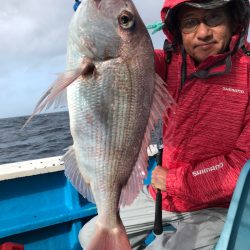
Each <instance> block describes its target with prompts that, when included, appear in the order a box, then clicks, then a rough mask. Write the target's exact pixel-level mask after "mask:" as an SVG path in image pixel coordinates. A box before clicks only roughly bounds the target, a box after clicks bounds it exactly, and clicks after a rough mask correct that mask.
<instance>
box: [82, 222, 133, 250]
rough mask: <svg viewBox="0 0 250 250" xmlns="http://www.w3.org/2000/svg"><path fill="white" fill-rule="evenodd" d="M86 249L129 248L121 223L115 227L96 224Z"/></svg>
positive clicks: (116, 249)
mask: <svg viewBox="0 0 250 250" xmlns="http://www.w3.org/2000/svg"><path fill="white" fill-rule="evenodd" d="M86 250H131V246H130V243H129V240H128V237H127V234H126V232H125V229H124V227H123V225H119V226H117V227H116V228H115V229H107V228H103V227H100V226H97V228H96V230H95V233H94V235H93V237H92V239H91V241H90V242H89V244H88V246H87V247H86Z"/></svg>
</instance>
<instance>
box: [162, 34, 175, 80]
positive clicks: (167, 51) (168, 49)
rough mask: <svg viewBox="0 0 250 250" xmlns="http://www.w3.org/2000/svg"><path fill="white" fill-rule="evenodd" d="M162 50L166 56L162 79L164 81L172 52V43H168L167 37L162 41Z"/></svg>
mask: <svg viewBox="0 0 250 250" xmlns="http://www.w3.org/2000/svg"><path fill="white" fill-rule="evenodd" d="M163 50H164V52H165V54H166V57H165V76H164V81H166V80H167V77H168V65H169V64H170V63H171V60H172V52H173V44H172V43H170V42H169V41H168V40H167V39H165V41H164V45H163Z"/></svg>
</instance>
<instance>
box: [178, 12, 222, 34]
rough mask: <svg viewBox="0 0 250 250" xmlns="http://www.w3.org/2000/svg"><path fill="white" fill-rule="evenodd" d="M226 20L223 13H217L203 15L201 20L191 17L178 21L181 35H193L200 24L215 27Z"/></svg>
mask: <svg viewBox="0 0 250 250" xmlns="http://www.w3.org/2000/svg"><path fill="white" fill-rule="evenodd" d="M225 19H226V14H225V12H222V11H220V12H219V11H218V12H215V13H214V12H213V13H209V14H207V15H205V16H204V17H202V18H197V17H191V18H186V19H185V18H184V19H182V20H181V21H180V30H181V32H182V33H185V34H188V33H193V32H195V31H196V30H197V28H198V26H199V25H200V23H204V24H206V25H207V26H208V27H216V26H218V25H220V24H222V23H223V22H224V21H225Z"/></svg>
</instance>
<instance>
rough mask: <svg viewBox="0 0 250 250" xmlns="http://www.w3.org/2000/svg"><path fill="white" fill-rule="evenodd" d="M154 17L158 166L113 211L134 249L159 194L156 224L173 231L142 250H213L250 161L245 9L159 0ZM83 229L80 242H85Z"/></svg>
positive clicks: (235, 3) (233, 0)
mask: <svg viewBox="0 0 250 250" xmlns="http://www.w3.org/2000/svg"><path fill="white" fill-rule="evenodd" d="M161 17H162V20H163V22H164V23H165V26H164V29H163V31H164V33H165V34H166V36H167V38H168V41H167V42H166V43H165V46H164V47H165V50H156V52H155V59H156V71H157V73H158V74H159V75H160V76H161V77H162V79H163V80H164V81H165V82H166V83H167V86H168V90H169V92H170V93H171V94H172V96H173V97H174V99H175V101H176V107H175V109H173V110H172V111H171V113H170V114H169V118H168V119H163V144H164V149H163V161H162V167H160V166H158V167H156V169H155V170H154V171H153V174H152V185H151V186H150V187H149V189H147V188H145V189H144V190H143V192H142V193H141V194H140V195H139V197H138V198H137V199H136V200H135V202H134V203H133V204H132V205H131V206H130V207H126V208H125V209H121V218H122V220H123V223H124V225H125V227H126V230H127V234H128V236H129V238H130V242H131V245H132V247H133V249H138V247H139V246H140V245H141V243H142V242H141V240H143V239H144V238H145V237H146V235H147V234H148V232H149V231H150V230H152V227H153V222H154V201H153V199H152V197H153V198H154V199H155V196H156V189H160V190H162V195H163V223H164V224H167V223H169V224H171V225H173V226H174V228H175V229H176V231H175V232H173V233H172V234H162V235H161V236H160V237H158V238H157V239H156V240H155V241H154V242H153V243H152V244H151V246H149V247H148V249H157V250H160V249H168V250H170V249H171V250H174V249H175V250H182V249H183V250H191V249H203V250H208V249H214V246H215V245H216V242H217V240H218V238H219V236H220V233H221V230H222V227H223V224H224V221H225V218H226V214H227V208H228V206H229V203H230V200H231V197H232V194H233V191H234V188H235V185H236V181H237V179H238V177H239V174H240V171H241V169H242V167H243V166H244V164H245V163H246V161H247V159H249V158H250V107H249V105H250V102H249V88H250V87H249V84H250V79H249V77H250V72H249V66H250V60H249V58H248V56H247V55H246V54H249V52H248V51H247V50H246V48H248V44H247V42H246V35H247V31H248V23H249V4H248V1H247V2H244V1H243V0H228V1H226V0H224V1H223V0H207V1H187V0H186V1H185V0H165V2H164V5H163V9H162V11H161ZM148 191H149V193H150V194H149V193H148ZM91 223H93V221H92V222H91ZM90 228H91V226H90V224H89V229H90ZM87 231H88V229H87V228H86V229H85V235H84V233H83V232H81V233H80V239H81V238H82V237H83V238H84V237H85V238H86V240H87V238H88V235H87V234H86V232H87ZM89 231H90V233H91V229H90V230H89ZM82 240H83V241H84V239H82Z"/></svg>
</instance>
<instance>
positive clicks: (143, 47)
mask: <svg viewBox="0 0 250 250" xmlns="http://www.w3.org/2000/svg"><path fill="white" fill-rule="evenodd" d="M65 94H66V97H67V104H68V110H69V118H70V131H71V135H72V138H73V145H72V146H71V147H70V148H69V149H68V151H67V152H66V154H65V155H64V157H63V161H64V165H65V175H66V177H67V178H68V179H69V180H70V182H71V183H72V185H73V186H74V187H75V188H76V189H77V191H78V192H79V193H80V194H81V195H82V196H83V197H85V198H87V199H88V200H89V201H90V202H94V203H95V204H96V207H97V212H98V218H97V222H96V229H95V232H94V234H93V236H92V239H90V241H89V243H88V245H87V247H86V249H87V250H102V249H103V250H104V249H108V250H128V249H131V246H130V243H129V240H128V237H127V235H126V231H125V228H124V225H123V223H122V220H121V218H120V215H119V210H120V208H121V207H124V206H128V205H130V204H132V202H133V201H134V199H135V198H136V197H137V195H138V194H139V192H140V190H141V189H142V187H143V180H144V178H145V177H146V175H147V165H148V156H147V147H148V145H149V142H150V137H151V132H152V130H153V129H154V126H155V124H156V123H157V122H158V121H159V119H161V118H162V116H163V115H164V114H165V113H166V110H167V109H168V108H170V107H171V106H172V105H173V99H172V97H171V95H170V94H169V93H168V91H167V89H166V86H165V83H164V82H163V81H162V79H161V78H160V77H159V76H158V75H157V74H156V73H155V65H154V47H153V44H152V41H151V38H150V35H149V33H148V31H147V28H146V27H145V25H144V23H143V21H142V19H141V17H140V15H139V13H138V11H137V9H136V7H135V5H134V3H133V2H132V1H131V0H86V1H83V2H82V3H81V4H80V5H79V7H78V9H77V11H76V12H75V13H74V15H73V17H72V19H71V22H70V25H69V32H68V43H67V68H66V71H65V72H64V73H62V74H61V75H59V76H58V78H57V79H56V80H55V82H54V83H53V84H52V86H51V87H50V88H49V89H48V90H47V91H46V92H45V94H44V95H43V96H42V97H41V99H40V101H39V102H38V104H37V106H36V107H35V109H34V112H33V114H32V116H31V117H33V116H34V115H35V114H37V113H39V112H41V111H42V110H44V109H46V108H48V107H50V106H52V105H55V103H57V104H56V105H58V103H60V102H61V100H63V99H64V97H65Z"/></svg>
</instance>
